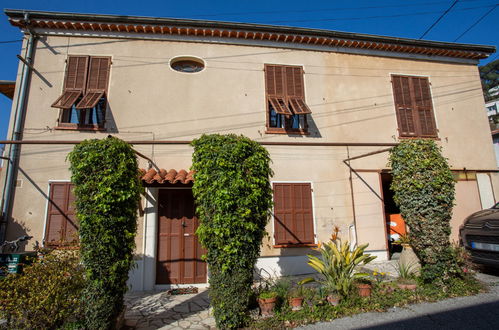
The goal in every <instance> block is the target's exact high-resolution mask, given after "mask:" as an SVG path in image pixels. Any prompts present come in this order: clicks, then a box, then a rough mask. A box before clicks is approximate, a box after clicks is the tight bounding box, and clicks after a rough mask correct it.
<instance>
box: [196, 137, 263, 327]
mask: <svg viewBox="0 0 499 330" xmlns="http://www.w3.org/2000/svg"><path fill="white" fill-rule="evenodd" d="M192 145H193V146H194V154H193V165H192V169H193V170H194V171H195V175H194V177H195V181H194V186H193V189H192V190H193V194H194V197H195V199H196V204H197V214H198V216H199V219H200V225H199V228H198V230H197V234H198V236H199V240H200V242H201V244H202V245H203V246H204V247H205V248H206V249H207V255H206V261H207V262H208V265H209V268H210V279H209V282H210V297H211V304H212V306H213V310H214V316H215V319H216V322H217V326H218V327H219V328H237V327H241V326H243V325H244V324H245V323H246V322H247V321H248V304H249V301H250V297H251V295H252V291H251V284H252V282H253V268H254V265H255V262H256V259H257V258H258V256H259V255H260V245H261V243H262V238H263V235H264V233H265V226H266V224H267V222H268V219H269V215H270V212H269V210H270V208H271V205H272V189H271V187H270V183H269V177H270V176H272V170H271V169H270V167H269V163H270V157H269V154H268V152H267V150H266V149H265V148H263V147H262V146H260V145H259V144H258V143H256V142H254V141H251V140H250V139H248V138H246V137H244V136H236V135H233V134H232V135H217V134H215V135H203V136H202V137H201V138H199V139H197V140H194V141H193V142H192Z"/></svg>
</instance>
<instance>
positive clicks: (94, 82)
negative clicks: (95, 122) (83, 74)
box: [76, 56, 111, 109]
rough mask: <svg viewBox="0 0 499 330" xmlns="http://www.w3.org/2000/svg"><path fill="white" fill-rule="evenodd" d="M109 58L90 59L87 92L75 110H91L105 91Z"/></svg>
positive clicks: (95, 57)
mask: <svg viewBox="0 0 499 330" xmlns="http://www.w3.org/2000/svg"><path fill="white" fill-rule="evenodd" d="M110 66H111V58H109V57H97V56H93V57H91V58H90V65H89V72H88V83H87V92H86V94H85V95H84V96H83V98H82V99H81V101H80V102H79V103H78V104H77V105H76V109H88V108H93V107H95V105H96V104H97V102H99V100H100V99H101V97H102V96H103V95H104V94H105V92H106V91H107V86H108V83H109V71H110Z"/></svg>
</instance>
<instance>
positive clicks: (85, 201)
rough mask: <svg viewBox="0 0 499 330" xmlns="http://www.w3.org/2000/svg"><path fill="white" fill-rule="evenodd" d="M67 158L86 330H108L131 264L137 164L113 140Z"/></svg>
mask: <svg viewBox="0 0 499 330" xmlns="http://www.w3.org/2000/svg"><path fill="white" fill-rule="evenodd" d="M68 158H69V160H70V162H71V167H70V170H71V172H72V177H71V180H72V182H73V183H74V184H75V189H74V193H75V196H76V215H77V218H78V220H79V222H80V230H79V234H80V244H81V256H82V262H83V265H84V267H85V272H86V277H87V285H86V288H85V290H84V293H83V298H82V299H83V302H84V316H85V326H86V327H87V328H89V329H110V328H113V327H114V326H115V321H116V318H117V316H118V315H119V314H120V313H121V311H122V310H123V307H124V302H123V295H124V294H125V292H126V291H127V286H126V282H127V280H128V272H129V270H130V267H131V266H132V264H133V259H132V254H133V250H134V248H135V233H136V229H137V208H138V201H139V198H140V189H141V188H140V187H141V185H140V182H139V177H138V168H137V159H136V156H135V153H134V151H133V149H132V148H131V146H130V145H129V144H127V143H125V142H124V141H122V140H119V139H117V138H114V137H109V138H106V139H102V140H86V141H83V142H82V143H80V144H79V145H77V146H75V148H74V150H73V151H72V152H71V153H70V154H69V156H68Z"/></svg>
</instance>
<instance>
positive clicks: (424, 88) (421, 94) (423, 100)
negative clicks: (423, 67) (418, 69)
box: [412, 77, 437, 137]
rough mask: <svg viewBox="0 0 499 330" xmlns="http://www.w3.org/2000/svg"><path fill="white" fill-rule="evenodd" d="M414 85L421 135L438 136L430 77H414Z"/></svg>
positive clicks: (415, 104)
mask: <svg viewBox="0 0 499 330" xmlns="http://www.w3.org/2000/svg"><path fill="white" fill-rule="evenodd" d="M412 87H413V92H414V106H415V110H416V116H417V118H418V125H419V135H420V136H422V137H435V136H437V129H436V125H435V117H434V114H433V106H432V102H431V92H430V83H429V81H428V78H420V77H412Z"/></svg>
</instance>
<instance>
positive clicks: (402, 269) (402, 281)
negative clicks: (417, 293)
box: [395, 260, 417, 291]
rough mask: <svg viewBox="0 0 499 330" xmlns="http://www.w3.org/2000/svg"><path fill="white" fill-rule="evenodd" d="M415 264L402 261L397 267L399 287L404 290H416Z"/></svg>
mask: <svg viewBox="0 0 499 330" xmlns="http://www.w3.org/2000/svg"><path fill="white" fill-rule="evenodd" d="M414 268H415V264H414V263H404V262H402V261H401V260H399V262H398V263H397V265H396V266H395V270H396V271H397V274H398V279H397V285H398V287H399V288H400V289H403V290H413V291H414V290H416V287H417V284H416V280H415V275H416V274H415V271H414Z"/></svg>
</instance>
